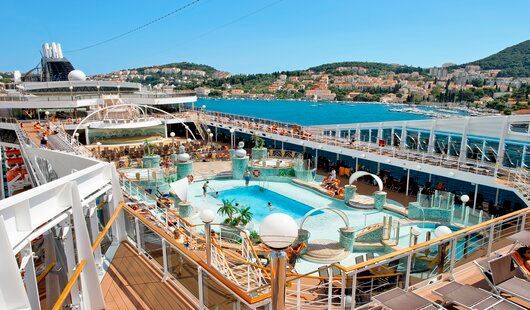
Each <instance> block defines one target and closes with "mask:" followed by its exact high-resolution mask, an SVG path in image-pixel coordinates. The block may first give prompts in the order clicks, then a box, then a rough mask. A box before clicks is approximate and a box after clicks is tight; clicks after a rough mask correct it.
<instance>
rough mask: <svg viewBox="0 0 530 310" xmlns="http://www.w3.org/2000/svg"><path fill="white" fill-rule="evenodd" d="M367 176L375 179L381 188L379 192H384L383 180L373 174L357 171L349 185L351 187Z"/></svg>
mask: <svg viewBox="0 0 530 310" xmlns="http://www.w3.org/2000/svg"><path fill="white" fill-rule="evenodd" d="M367 175H369V176H371V177H372V178H374V180H375V181H376V182H377V185H378V186H379V191H383V181H382V180H381V178H380V177H378V176H377V175H375V174H372V173H370V172H366V171H357V172H355V173H354V174H352V175H351V176H350V182H349V184H350V185H351V184H352V183H353V182H355V181H357V179H358V178H360V177H364V176H367Z"/></svg>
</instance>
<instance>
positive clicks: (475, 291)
mask: <svg viewBox="0 0 530 310" xmlns="http://www.w3.org/2000/svg"><path fill="white" fill-rule="evenodd" d="M432 292H433V293H434V294H436V295H438V296H440V297H441V298H442V300H443V301H444V303H446V304H452V305H457V306H459V307H461V308H464V309H473V310H486V309H499V310H504V309H506V310H510V309H514V310H518V309H524V308H522V307H520V306H518V305H517V304H515V303H513V302H511V301H509V300H506V299H504V298H502V297H501V296H498V295H494V294H492V293H490V292H487V291H485V290H482V289H479V288H476V287H474V286H471V285H464V284H460V283H458V282H454V281H453V282H449V283H448V284H446V285H444V286H442V287H439V288H437V289H434V290H433V291H432Z"/></svg>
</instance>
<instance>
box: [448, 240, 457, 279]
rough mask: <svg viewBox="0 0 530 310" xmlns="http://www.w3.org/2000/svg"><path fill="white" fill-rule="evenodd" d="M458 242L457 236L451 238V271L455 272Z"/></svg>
mask: <svg viewBox="0 0 530 310" xmlns="http://www.w3.org/2000/svg"><path fill="white" fill-rule="evenodd" d="M457 244H458V242H457V240H456V238H453V239H451V253H450V255H451V256H450V257H449V272H453V269H454V268H455V263H456V246H457Z"/></svg>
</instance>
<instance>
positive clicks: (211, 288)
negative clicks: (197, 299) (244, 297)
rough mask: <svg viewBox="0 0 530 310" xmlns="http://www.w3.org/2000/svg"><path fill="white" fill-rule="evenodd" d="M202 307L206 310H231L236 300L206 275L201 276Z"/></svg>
mask: <svg viewBox="0 0 530 310" xmlns="http://www.w3.org/2000/svg"><path fill="white" fill-rule="evenodd" d="M202 292H203V298H204V306H205V307H207V308H208V309H219V310H232V309H235V304H236V302H237V300H236V299H235V298H234V296H233V295H232V293H231V292H230V291H228V290H227V289H226V288H224V287H223V286H222V285H220V284H219V283H218V282H217V281H216V280H215V279H214V278H212V277H211V276H209V275H208V274H206V273H203V274H202Z"/></svg>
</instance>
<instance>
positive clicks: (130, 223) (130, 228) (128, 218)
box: [123, 212, 136, 243]
mask: <svg viewBox="0 0 530 310" xmlns="http://www.w3.org/2000/svg"><path fill="white" fill-rule="evenodd" d="M123 216H124V218H125V231H126V232H127V236H128V237H129V238H130V239H131V240H132V241H133V242H134V243H136V225H135V221H134V219H135V217H134V216H133V215H132V214H130V213H129V212H123Z"/></svg>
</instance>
